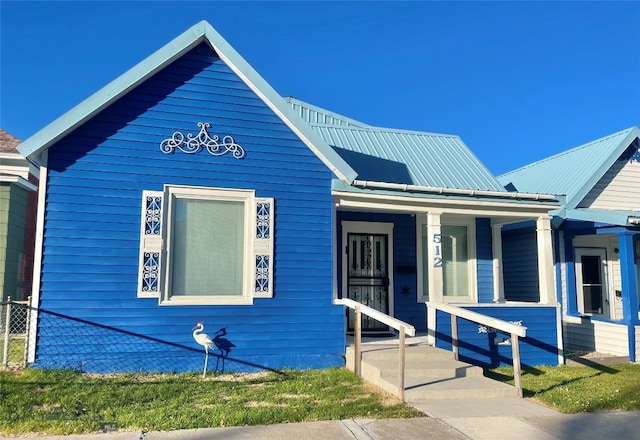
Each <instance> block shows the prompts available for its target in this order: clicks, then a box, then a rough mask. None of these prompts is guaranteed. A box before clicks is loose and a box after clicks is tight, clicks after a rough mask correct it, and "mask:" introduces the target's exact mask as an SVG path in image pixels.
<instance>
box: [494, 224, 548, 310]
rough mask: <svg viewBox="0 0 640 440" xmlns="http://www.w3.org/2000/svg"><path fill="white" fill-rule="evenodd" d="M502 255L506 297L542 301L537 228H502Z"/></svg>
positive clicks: (508, 298)
mask: <svg viewBox="0 0 640 440" xmlns="http://www.w3.org/2000/svg"><path fill="white" fill-rule="evenodd" d="M502 258H503V265H504V268H503V272H504V297H505V299H506V300H508V301H529V302H538V301H540V290H539V281H538V244H537V238H536V230H535V227H526V228H521V229H509V230H504V231H502Z"/></svg>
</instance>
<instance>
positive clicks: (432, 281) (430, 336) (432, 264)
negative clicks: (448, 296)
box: [422, 212, 444, 346]
mask: <svg viewBox="0 0 640 440" xmlns="http://www.w3.org/2000/svg"><path fill="white" fill-rule="evenodd" d="M441 215H442V213H441V212H429V213H428V214H427V255H426V256H425V258H426V261H423V262H422V264H423V267H426V269H427V281H428V288H429V301H437V302H442V300H443V299H444V293H443V290H444V288H443V286H444V283H443V281H442V235H441V234H442V230H441V224H440V216H441ZM437 258H440V260H439V261H440V265H438V264H437V261H438V260H437ZM436 314H437V311H436V309H434V308H432V307H429V308H427V343H428V344H430V345H434V346H435V344H436Z"/></svg>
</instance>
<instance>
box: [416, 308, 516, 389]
mask: <svg viewBox="0 0 640 440" xmlns="http://www.w3.org/2000/svg"><path fill="white" fill-rule="evenodd" d="M425 305H426V306H427V309H428V308H429V307H431V308H433V309H435V310H440V311H442V312H445V313H448V314H449V315H450V316H451V348H452V351H453V355H454V358H455V359H456V360H458V320H457V318H458V317H460V318H462V319H466V320H468V321H472V322H476V323H478V324H482V325H486V326H488V327H493V328H494V329H496V330H500V331H502V332H505V333H508V334H510V335H511V350H512V356H511V357H512V361H513V380H514V382H515V386H516V389H517V390H518V396H520V397H523V396H524V393H523V391H522V371H521V370H522V368H521V365H520V347H519V339H518V338H519V337H522V338H524V337H526V336H527V328H526V327H523V326H521V325H516V324H513V323H511V322H507V321H503V320H502V319H498V318H494V317H492V316H487V315H483V314H481V313H477V312H474V311H473V310H468V309H465V308H462V307H457V306H454V305H451V304H444V303H439V302H434V301H429V302H427V303H425ZM432 325H433V328H432V327H431V326H432ZM428 329H429V334H435V322H433V323H431V322H429V323H428Z"/></svg>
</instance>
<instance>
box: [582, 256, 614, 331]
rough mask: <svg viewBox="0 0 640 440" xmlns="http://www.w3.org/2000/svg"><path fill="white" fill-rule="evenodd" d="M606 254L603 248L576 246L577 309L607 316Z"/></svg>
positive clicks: (587, 313) (586, 312)
mask: <svg viewBox="0 0 640 440" xmlns="http://www.w3.org/2000/svg"><path fill="white" fill-rule="evenodd" d="M606 269H607V254H606V250H605V249H603V248H576V249H575V270H576V291H577V294H578V311H579V312H580V313H581V314H583V315H601V316H604V317H607V318H608V317H609V314H610V307H609V304H610V302H609V288H608V283H607V270H606Z"/></svg>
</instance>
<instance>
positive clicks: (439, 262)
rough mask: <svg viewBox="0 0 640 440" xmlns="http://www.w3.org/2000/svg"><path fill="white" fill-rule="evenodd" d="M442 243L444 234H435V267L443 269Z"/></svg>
mask: <svg viewBox="0 0 640 440" xmlns="http://www.w3.org/2000/svg"><path fill="white" fill-rule="evenodd" d="M441 243H442V234H433V251H434V252H433V253H434V255H435V256H434V257H433V267H442V257H441V256H440V244H441Z"/></svg>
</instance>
